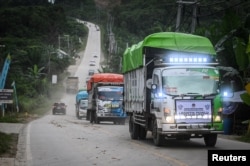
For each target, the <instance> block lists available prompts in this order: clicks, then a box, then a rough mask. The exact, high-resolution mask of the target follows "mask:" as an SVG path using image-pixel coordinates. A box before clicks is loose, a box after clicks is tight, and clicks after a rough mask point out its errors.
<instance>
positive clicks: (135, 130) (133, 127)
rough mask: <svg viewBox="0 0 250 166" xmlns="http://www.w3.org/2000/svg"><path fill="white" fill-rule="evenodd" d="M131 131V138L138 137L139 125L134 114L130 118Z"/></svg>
mask: <svg viewBox="0 0 250 166" xmlns="http://www.w3.org/2000/svg"><path fill="white" fill-rule="evenodd" d="M129 132H130V137H131V139H138V133H139V125H138V124H135V123H134V118H133V116H130V119H129Z"/></svg>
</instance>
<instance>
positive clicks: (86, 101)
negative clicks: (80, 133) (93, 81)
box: [80, 100, 88, 109]
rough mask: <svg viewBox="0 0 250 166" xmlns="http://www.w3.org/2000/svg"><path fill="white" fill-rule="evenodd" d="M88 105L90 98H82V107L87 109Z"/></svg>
mask: <svg viewBox="0 0 250 166" xmlns="http://www.w3.org/2000/svg"><path fill="white" fill-rule="evenodd" d="M87 107H88V100H81V101H80V108H81V109H87Z"/></svg>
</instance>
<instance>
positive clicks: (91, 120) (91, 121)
mask: <svg viewBox="0 0 250 166" xmlns="http://www.w3.org/2000/svg"><path fill="white" fill-rule="evenodd" d="M93 112H94V111H91V112H90V123H93V122H94V113H93Z"/></svg>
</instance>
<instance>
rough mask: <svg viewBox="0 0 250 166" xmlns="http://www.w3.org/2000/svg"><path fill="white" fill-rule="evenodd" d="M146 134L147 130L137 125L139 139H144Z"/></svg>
mask: <svg viewBox="0 0 250 166" xmlns="http://www.w3.org/2000/svg"><path fill="white" fill-rule="evenodd" d="M146 136H147V130H146V129H145V128H144V127H142V126H139V139H141V140H144V139H146Z"/></svg>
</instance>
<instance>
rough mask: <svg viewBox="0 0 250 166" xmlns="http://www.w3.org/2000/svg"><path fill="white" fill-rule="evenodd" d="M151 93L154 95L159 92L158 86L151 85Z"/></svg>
mask: <svg viewBox="0 0 250 166" xmlns="http://www.w3.org/2000/svg"><path fill="white" fill-rule="evenodd" d="M151 91H152V93H156V92H157V85H156V84H151Z"/></svg>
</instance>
